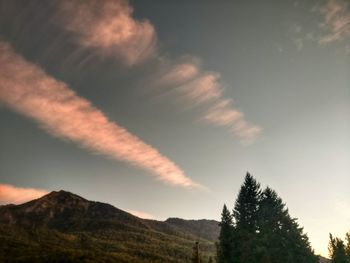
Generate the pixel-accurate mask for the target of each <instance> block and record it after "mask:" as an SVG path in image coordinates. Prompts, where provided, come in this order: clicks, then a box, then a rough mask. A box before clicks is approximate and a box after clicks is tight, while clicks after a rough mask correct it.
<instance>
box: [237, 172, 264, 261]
mask: <svg viewBox="0 0 350 263" xmlns="http://www.w3.org/2000/svg"><path fill="white" fill-rule="evenodd" d="M260 195H261V190H260V184H259V183H258V182H257V181H256V180H255V179H254V178H253V176H251V175H250V174H249V173H247V174H246V176H245V179H244V183H243V185H242V186H241V189H240V191H239V194H238V197H237V200H236V202H235V207H234V210H233V217H234V223H235V235H234V241H233V245H234V251H233V258H235V259H237V262H250V263H255V262H259V260H258V258H257V254H258V253H257V249H258V246H257V245H258V242H257V237H258V235H257V234H258V225H257V223H258V208H259V201H260Z"/></svg>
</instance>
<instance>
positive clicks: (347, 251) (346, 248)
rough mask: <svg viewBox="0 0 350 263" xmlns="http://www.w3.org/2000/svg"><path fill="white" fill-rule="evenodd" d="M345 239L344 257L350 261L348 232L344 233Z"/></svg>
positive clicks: (349, 235) (349, 237)
mask: <svg viewBox="0 0 350 263" xmlns="http://www.w3.org/2000/svg"><path fill="white" fill-rule="evenodd" d="M345 241H346V246H345V253H346V258H347V260H348V262H349V263H350V232H348V233H346V234H345Z"/></svg>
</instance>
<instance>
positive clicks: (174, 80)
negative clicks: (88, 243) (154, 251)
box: [0, 0, 350, 256]
mask: <svg viewBox="0 0 350 263" xmlns="http://www.w3.org/2000/svg"><path fill="white" fill-rule="evenodd" d="M0 65H1V66H0V120H1V122H0V127H1V128H0V145H1V147H0V203H2V204H6V203H21V202H25V201H27V200H30V199H32V198H37V197H40V196H42V195H43V194H45V193H47V192H50V191H53V190H61V189H63V190H67V191H71V192H73V193H76V194H79V195H81V196H83V197H85V198H87V199H90V200H98V201H103V202H108V203H110V204H112V205H114V206H116V207H118V208H121V209H124V210H126V211H129V212H131V213H133V214H135V215H139V216H141V217H145V218H153V219H159V220H164V219H166V218H168V217H181V218H187V219H200V218H208V219H217V220H219V218H220V212H221V209H222V206H223V204H224V203H226V204H227V205H228V206H229V207H230V208H233V206H234V201H235V199H236V196H237V194H238V191H239V188H240V185H241V184H242V182H243V179H244V176H245V174H246V172H247V171H249V172H250V173H251V174H252V175H253V176H254V177H255V178H256V179H257V180H258V181H259V182H260V183H261V185H262V186H263V187H265V186H267V185H268V186H270V187H271V188H273V189H275V190H276V191H277V192H278V194H279V195H280V196H281V197H282V199H283V201H284V202H285V203H286V204H287V207H288V208H289V211H290V214H291V215H292V216H293V217H296V218H298V222H299V224H300V225H302V226H304V230H305V232H306V233H307V234H308V236H309V238H310V241H311V245H312V246H313V248H314V249H315V251H316V253H321V254H322V255H324V256H327V254H328V252H327V244H328V237H329V233H330V232H331V233H332V234H334V235H335V236H339V237H342V238H343V237H344V236H345V233H346V232H347V231H349V230H350V225H349V223H348V222H349V221H350V212H349V211H350V192H349V190H348V187H349V185H350V162H349V160H350V74H349V73H350V2H349V0H324V1H321V0H318V1H316V0H312V1H311V0H310V1H294V0H283V1H280V0H268V1H257V0H255V1H243V0H234V1H228V0H227V1H224V0H222V1H209V0H208V1H199V0H191V1H188V0H180V1H170V0H167V1H164V0H152V1H141V0H130V1H122V0H110V1H103V2H101V1H97V0H87V1H68V0H61V1H39V0H37V1H36V0H30V1H25V2H23V1H19V0H15V1H6V0H3V1H2V0H1V1H0Z"/></svg>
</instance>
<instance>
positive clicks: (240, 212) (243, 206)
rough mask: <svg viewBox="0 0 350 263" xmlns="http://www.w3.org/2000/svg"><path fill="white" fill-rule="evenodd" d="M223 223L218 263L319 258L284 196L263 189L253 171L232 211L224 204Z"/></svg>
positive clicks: (311, 261) (285, 262)
mask: <svg viewBox="0 0 350 263" xmlns="http://www.w3.org/2000/svg"><path fill="white" fill-rule="evenodd" d="M220 226H221V230H220V235H219V241H218V243H217V262H218V263H282V262H283V263H295V262H298V263H317V262H318V261H319V258H318V256H316V255H315V254H314V251H313V250H312V248H311V246H310V243H309V240H308V237H307V235H306V234H305V233H304V232H303V228H302V227H300V226H299V224H298V222H297V220H296V219H295V218H292V217H291V216H290V215H289V212H288V209H287V208H286V205H285V204H284V203H283V201H282V199H281V198H280V197H279V196H278V195H277V193H276V192H275V191H274V190H273V189H271V188H269V187H267V188H265V189H264V190H262V189H261V187H260V184H259V183H258V182H257V181H256V180H255V179H254V177H253V176H251V175H250V174H249V173H247V175H246V177H245V179H244V183H243V185H242V186H241V188H240V191H239V194H238V197H237V199H236V202H235V204H234V208H233V210H232V212H231V211H230V210H229V209H228V208H227V206H226V205H224V207H223V210H222V214H221V222H220ZM338 241H339V240H335V241H334V242H333V243H334V246H335V247H337V246H338V245H339V244H338V243H339V242H338ZM333 243H332V244H333ZM339 262H341V263H343V261H339ZM345 262H346V263H348V262H349V261H344V263H345ZM337 263H338V261H337Z"/></svg>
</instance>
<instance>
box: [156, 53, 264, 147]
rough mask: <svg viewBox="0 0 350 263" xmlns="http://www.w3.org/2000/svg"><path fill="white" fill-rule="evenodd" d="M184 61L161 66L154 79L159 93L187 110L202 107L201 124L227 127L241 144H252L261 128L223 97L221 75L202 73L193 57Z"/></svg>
mask: <svg viewBox="0 0 350 263" xmlns="http://www.w3.org/2000/svg"><path fill="white" fill-rule="evenodd" d="M184 60H185V61H182V62H180V63H175V64H171V63H170V65H166V66H163V67H162V69H161V70H160V72H159V73H158V76H156V77H155V79H156V81H155V85H156V86H158V89H159V92H160V94H161V95H162V96H164V95H169V97H171V98H173V97H174V96H176V97H179V98H180V99H181V100H182V101H183V102H185V103H186V104H187V105H188V107H189V108H191V107H196V106H202V107H201V108H202V116H201V117H200V120H201V121H203V122H205V123H208V124H211V125H215V126H223V127H226V128H228V129H229V131H230V132H231V133H232V134H234V135H236V136H238V137H239V138H240V140H241V142H242V143H244V144H250V143H252V142H254V141H255V140H256V138H257V137H258V136H259V134H260V133H261V131H262V129H261V128H260V127H258V126H256V125H253V124H250V123H248V122H247V121H246V120H245V116H244V114H243V112H241V111H240V110H239V109H237V108H235V107H234V105H233V100H232V99H227V98H225V96H224V88H223V87H222V84H221V83H220V74H219V73H216V72H206V71H204V70H202V69H201V67H200V63H199V60H198V59H196V58H186V59H184Z"/></svg>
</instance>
